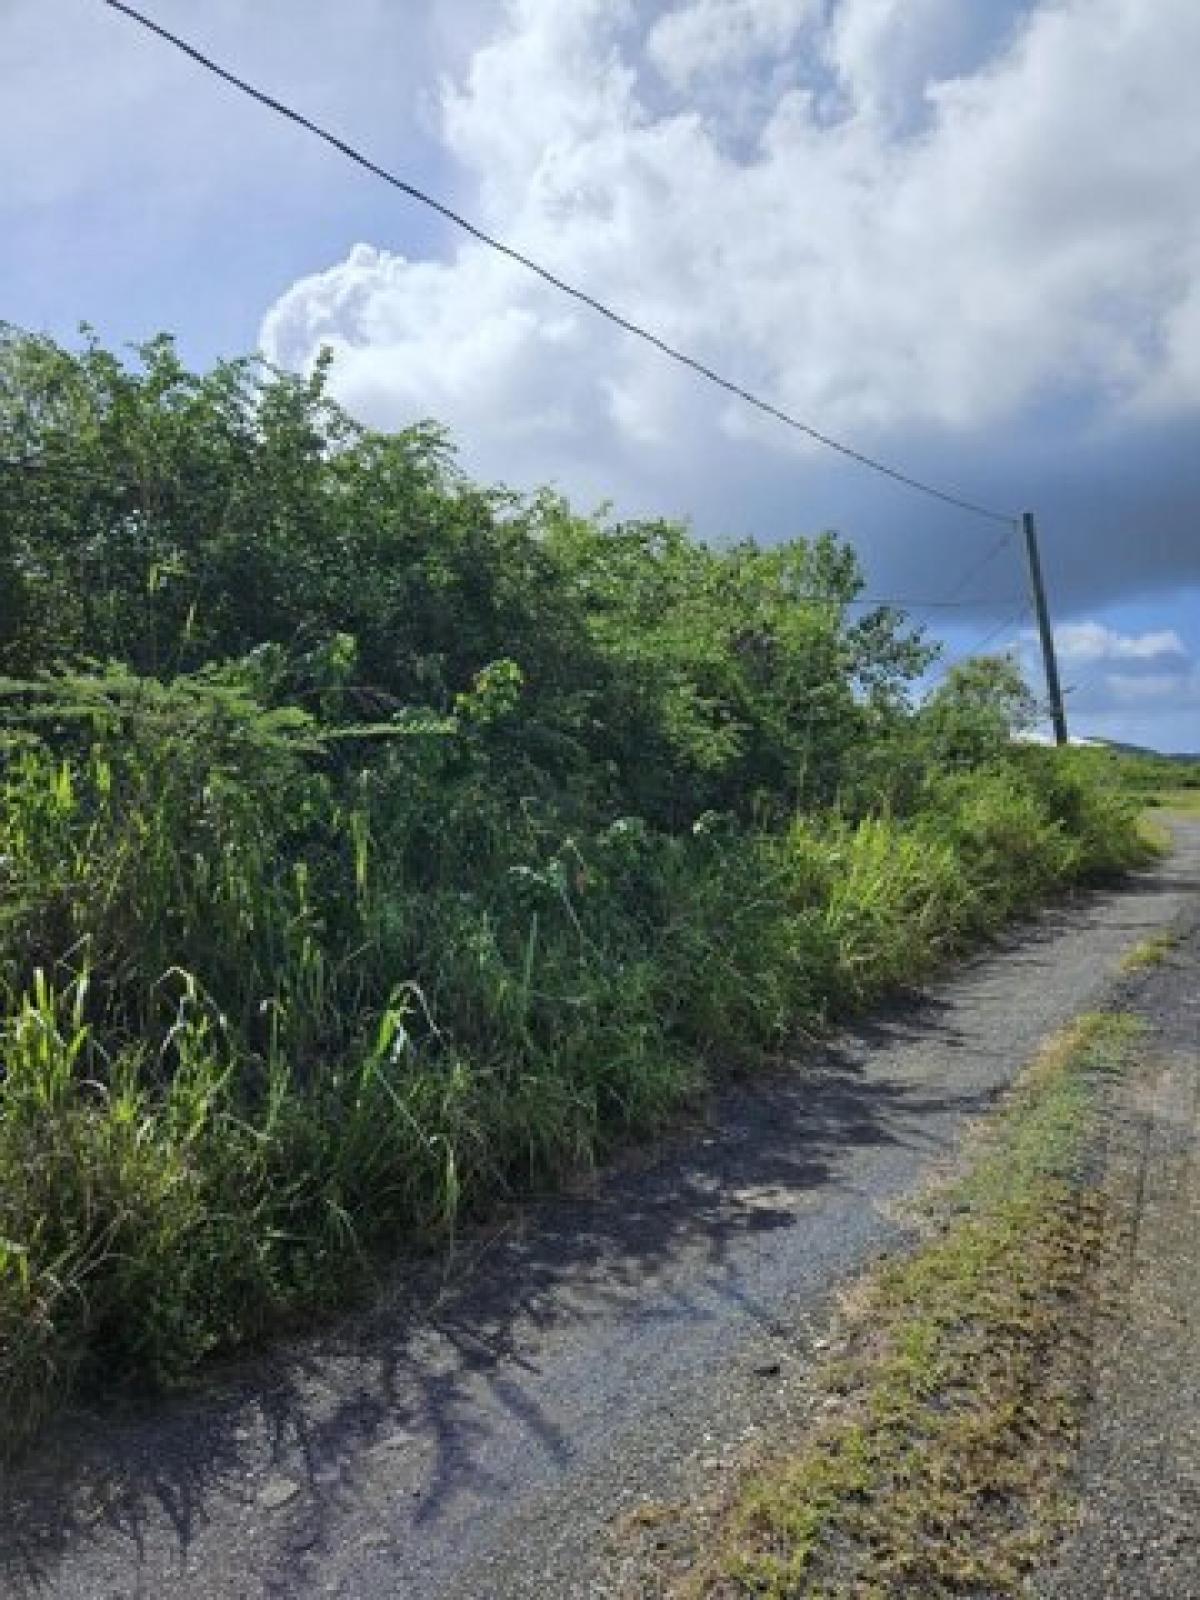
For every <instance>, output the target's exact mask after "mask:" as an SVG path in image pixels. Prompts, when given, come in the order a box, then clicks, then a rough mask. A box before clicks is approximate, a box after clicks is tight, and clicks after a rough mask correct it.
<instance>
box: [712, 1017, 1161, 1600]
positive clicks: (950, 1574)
mask: <svg viewBox="0 0 1200 1600" xmlns="http://www.w3.org/2000/svg"><path fill="white" fill-rule="evenodd" d="M1137 1047H1138V1024H1137V1021H1136V1019H1134V1018H1132V1017H1128V1016H1123V1015H1094V1016H1088V1017H1084V1018H1082V1019H1081V1020H1080V1021H1079V1023H1078V1024H1076V1025H1075V1027H1074V1028H1072V1029H1070V1030H1068V1031H1067V1032H1066V1033H1065V1034H1063V1035H1062V1036H1060V1037H1059V1038H1058V1039H1056V1040H1055V1041H1054V1042H1053V1043H1052V1044H1051V1046H1050V1047H1049V1048H1048V1049H1047V1050H1046V1051H1045V1052H1044V1053H1043V1054H1042V1056H1041V1057H1039V1059H1038V1060H1037V1061H1036V1062H1035V1063H1034V1064H1033V1066H1032V1067H1031V1068H1030V1069H1029V1070H1028V1071H1027V1072H1026V1074H1025V1075H1024V1077H1023V1078H1022V1079H1021V1081H1020V1082H1019V1084H1018V1087H1017V1089H1016V1091H1015V1092H1014V1095H1013V1097H1012V1099H1011V1101H1010V1103H1009V1104H1008V1106H1007V1108H1006V1110H1005V1111H1004V1113H1003V1114H1002V1115H1001V1117H1000V1118H999V1120H998V1122H997V1123H995V1124H993V1125H989V1126H986V1127H985V1129H984V1131H983V1132H982V1134H981V1136H980V1137H981V1148H980V1149H978V1150H976V1151H975V1152H974V1156H975V1159H974V1160H973V1161H972V1162H971V1163H970V1165H969V1169H968V1171H967V1173H966V1175H965V1176H963V1177H960V1178H958V1179H957V1180H956V1181H955V1182H953V1183H952V1184H950V1185H948V1186H947V1187H946V1188H945V1189H944V1190H943V1191H942V1192H940V1193H938V1194H937V1195H936V1196H935V1197H934V1198H933V1200H932V1202H931V1208H930V1209H931V1213H932V1217H933V1219H934V1220H935V1222H936V1229H935V1231H934V1232H933V1234H932V1236H931V1237H930V1238H929V1239H928V1240H927V1241H926V1242H925V1243H924V1244H923V1245H922V1246H920V1247H919V1248H918V1249H917V1250H916V1251H915V1252H913V1253H911V1254H908V1255H905V1256H903V1257H901V1258H899V1259H898V1260H896V1261H895V1262H894V1263H891V1264H889V1265H887V1266H886V1267H884V1268H883V1269H882V1270H881V1271H879V1272H878V1273H877V1274H876V1275H875V1276H874V1278H873V1279H872V1280H871V1281H870V1282H869V1284H868V1285H867V1287H866V1288H865V1289H864V1290H863V1291H862V1293H861V1294H860V1296H859V1298H858V1300H857V1302H856V1304H855V1306H854V1309H853V1311H852V1312H851V1313H850V1315H849V1318H848V1321H847V1326H846V1329H845V1334H844V1340H845V1342H844V1347H843V1349H842V1350H841V1352H840V1355H839V1357H838V1358H837V1359H835V1360H834V1361H832V1362H831V1363H830V1365H829V1371H828V1373H827V1384H828V1396H829V1398H828V1401H827V1404H826V1407H825V1409H824V1411H823V1412H822V1420H818V1421H817V1422H816V1423H815V1424H814V1425H813V1426H812V1427H811V1428H809V1429H807V1430H805V1435H804V1437H802V1438H801V1439H798V1440H797V1441H796V1444H795V1447H794V1452H793V1453H791V1454H788V1453H787V1447H786V1445H783V1446H782V1451H781V1453H780V1454H778V1455H776V1456H774V1457H772V1458H770V1459H768V1460H766V1461H764V1462H762V1463H760V1465H759V1466H758V1467H757V1468H756V1469H755V1470H754V1471H753V1472H752V1473H750V1474H749V1475H748V1477H747V1478H746V1480H745V1482H744V1483H743V1484H742V1486H741V1488H740V1489H739V1490H738V1491H737V1492H736V1493H735V1495H734V1496H733V1499H732V1503H731V1505H730V1507H729V1509H728V1512H727V1514H726V1516H725V1518H724V1521H723V1524H722V1525H720V1526H719V1528H718V1531H717V1532H716V1534H715V1536H711V1535H710V1538H711V1548H710V1550H708V1551H707V1552H706V1553H705V1554H704V1555H702V1556H701V1557H700V1558H699V1560H698V1561H697V1563H696V1568H695V1570H694V1574H693V1577H692V1579H691V1580H690V1581H689V1582H688V1583H687V1584H686V1585H685V1588H686V1592H687V1593H689V1594H691V1595H693V1596H700V1595H707V1596H712V1597H717V1596H720V1597H722V1600H733V1597H735V1596H752V1595H753V1596H762V1597H770V1600H785V1597H793V1596H794V1597H799V1596H802V1595H812V1596H817V1595H819V1596H822V1597H824V1600H838V1597H840V1596H859V1595H872V1596H878V1597H880V1600H886V1597H890V1596H895V1597H897V1600H900V1597H902V1596H909V1595H927V1596H931V1597H932V1596H950V1595H962V1594H979V1595H982V1594H988V1595H998V1594H1017V1593H1020V1592H1023V1590H1022V1583H1023V1580H1024V1578H1025V1577H1026V1576H1027V1574H1028V1573H1029V1572H1030V1570H1031V1569H1032V1568H1033V1567H1034V1566H1035V1564H1036V1563H1037V1561H1038V1558H1039V1556H1040V1555H1042V1554H1043V1553H1044V1551H1045V1549H1046V1548H1047V1546H1048V1544H1049V1543H1050V1541H1051V1539H1052V1538H1053V1537H1054V1535H1055V1534H1056V1533H1058V1532H1059V1531H1060V1530H1061V1529H1062V1527H1063V1526H1064V1523H1065V1519H1066V1516H1067V1514H1068V1512H1069V1504H1068V1501H1067V1499H1066V1492H1067V1484H1066V1476H1065V1475H1066V1472H1067V1468H1068V1464H1069V1461H1070V1457H1071V1454H1072V1450H1073V1446H1074V1442H1075V1438H1076V1435H1077V1432H1078V1426H1079V1419H1080V1415H1081V1411H1082V1406H1083V1402H1084V1399H1085V1397H1086V1392H1087V1381H1088V1361H1089V1353H1090V1330H1091V1328H1092V1325H1093V1323H1094V1320H1095V1316H1096V1312H1097V1309H1098V1306H1099V1304H1100V1301H1101V1299H1102V1296H1103V1284H1104V1281H1105V1275H1104V1271H1103V1270H1102V1268H1103V1262H1104V1260H1105V1258H1106V1255H1107V1252H1108V1251H1109V1250H1110V1249H1112V1248H1113V1241H1114V1238H1115V1237H1116V1230H1115V1229H1114V1226H1113V1225H1112V1222H1111V1219H1110V1218H1109V1217H1108V1215H1107V1202H1106V1201H1105V1199H1104V1197H1103V1196H1102V1195H1101V1193H1100V1192H1099V1191H1096V1190H1094V1189H1093V1188H1092V1187H1091V1186H1090V1182H1089V1165H1090V1156H1089V1146H1090V1141H1091V1138H1092V1130H1091V1121H1092V1117H1091V1113H1092V1111H1093V1108H1094V1103H1095V1100H1096V1096H1097V1093H1098V1091H1099V1090H1100V1088H1101V1086H1102V1084H1103V1082H1104V1080H1105V1078H1106V1077H1108V1076H1109V1075H1111V1074H1113V1073H1115V1072H1118V1071H1121V1070H1122V1069H1123V1068H1124V1067H1125V1066H1126V1065H1127V1064H1128V1063H1129V1062H1130V1061H1131V1059H1132V1058H1133V1057H1134V1055H1135V1053H1136V1050H1137ZM780 1444H781V1441H775V1446H776V1448H778V1447H779V1446H780Z"/></svg>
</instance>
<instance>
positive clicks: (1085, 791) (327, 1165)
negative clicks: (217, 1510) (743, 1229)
mask: <svg viewBox="0 0 1200 1600" xmlns="http://www.w3.org/2000/svg"><path fill="white" fill-rule="evenodd" d="M325 377H326V374H325V372H324V370H323V369H318V371H317V372H316V373H315V374H314V375H313V376H312V377H311V378H310V379H301V378H296V377H292V376H287V375H282V374H278V373H274V372H271V371H268V370H266V369H264V368H263V367H262V366H261V365H259V364H257V363H255V362H247V361H243V362H233V363H226V364H222V365H220V366H218V367H216V368H215V369H214V370H213V371H212V372H210V373H208V374H206V375H202V376H197V375H194V374H192V373H190V372H188V371H186V370H185V369H184V367H183V366H182V365H181V363H180V362H179V360H178V358H177V356H176V353H175V351H174V349H173V347H172V345H171V343H170V342H169V341H168V340H165V339H160V340H157V341H155V342H154V343H152V344H150V345H149V346H147V347H145V348H144V349H142V350H141V351H140V352H139V353H138V355H137V357H136V359H134V360H132V361H130V362H128V363H126V362H122V361H121V360H119V359H118V358H117V357H115V356H113V355H112V354H110V353H109V352H107V351H105V350H103V349H101V348H100V347H99V346H98V345H97V344H95V343H94V342H88V343H87V344H86V345H85V347H84V349H83V350H82V351H81V352H74V353H73V352H68V351H65V350H63V349H61V348H59V347H57V346H55V345H54V344H52V343H50V342H49V341H46V340H43V339H38V338H33V337H30V336H27V335H24V334H20V333H18V332H16V331H14V330H9V331H8V332H7V333H6V334H5V335H4V337H3V339H2V340H0V672H3V674H4V679H3V682H2V683H0V705H2V706H3V730H4V731H3V739H2V741H0V1388H3V1389H4V1390H5V1391H6V1393H7V1396H8V1398H9V1409H10V1415H11V1416H12V1417H13V1418H14V1430H15V1429H16V1428H27V1427H28V1426H29V1425H31V1424H32V1423H33V1422H34V1421H35V1420H36V1418H37V1416H38V1415H39V1414H40V1413H41V1412H42V1411H43V1410H44V1408H45V1406H46V1405H47V1404H48V1403H49V1402H50V1400H51V1399H52V1398H53V1397H54V1395H56V1394H61V1393H62V1392H64V1391H65V1390H67V1389H69V1388H70V1387H71V1386H72V1385H74V1384H76V1383H78V1382H81V1381H86V1380H87V1379H88V1378H89V1377H90V1376H92V1375H94V1374H95V1373H96V1372H97V1371H98V1370H100V1368H101V1367H103V1370H104V1371H105V1372H106V1373H108V1374H109V1375H112V1374H114V1373H116V1374H126V1375H128V1374H141V1375H146V1374H151V1375H154V1376H156V1377H158V1378H170V1377H172V1376H175V1375H177V1374H179V1373H182V1372H184V1371H186V1370H187V1369H188V1368H190V1367H191V1366H192V1365H194V1364H195V1362H196V1361H198V1360H199V1359H201V1358H202V1357H203V1356H204V1355H205V1354H206V1353H207V1352H209V1351H211V1350H213V1349H216V1348H219V1347H222V1346H227V1345H230V1344H232V1343H235V1342H237V1341H239V1340H244V1339H247V1338H249V1337H253V1336H255V1335H256V1334H258V1333H259V1332H260V1331H261V1330H262V1329H264V1328H265V1327H267V1326H268V1325H269V1324H270V1323H271V1322H272V1321H273V1320H274V1319H277V1318H278V1317H280V1316H281V1315H283V1314H290V1313H294V1312H296V1311H297V1310H301V1309H304V1308H306V1307H311V1306H314V1305H317V1304H320V1303H322V1302H328V1301H329V1300H331V1299H335V1298H337V1297H339V1296H343V1295H344V1294H345V1293H347V1292H348V1291H349V1289H350V1288H351V1287H352V1286H353V1285H354V1284H355V1283H356V1282H359V1281H361V1279H362V1274H363V1270H364V1267H365V1266H366V1265H367V1264H368V1263H369V1262H370V1260H371V1259H372V1256H373V1254H374V1252H376V1251H377V1250H378V1248H379V1247H380V1246H381V1245H382V1244H384V1243H385V1242H386V1241H388V1240H391V1239H394V1238H395V1237H396V1236H397V1235H399V1234H400V1233H409V1234H415V1235H423V1236H429V1235H430V1234H436V1233H437V1232H439V1231H442V1230H445V1229H447V1228H449V1227H450V1226H452V1225H453V1223H454V1221H455V1219H456V1217H458V1216H459V1215H461V1214H462V1213H463V1211H464V1210H470V1209H472V1208H478V1207H480V1206H482V1205H483V1204H485V1203H486V1202H487V1201H488V1200H489V1198H492V1197H494V1196H495V1195H496V1194H497V1193H499V1192H512V1191H514V1190H520V1189H523V1188H528V1187H529V1186H530V1185H536V1184H541V1183H545V1182H547V1181H552V1180H553V1179H554V1178H556V1177H557V1176H559V1175H561V1174H562V1173H564V1172H565V1171H567V1170H570V1169H573V1168H577V1167H578V1166H580V1165H581V1164H586V1163H588V1162H590V1161H592V1160H594V1159H595V1158H596V1156H597V1154H598V1153H599V1152H601V1151H602V1150H603V1149H604V1147H605V1145H606V1144H607V1143H608V1142H609V1141H610V1140H611V1139H612V1138H613V1137H614V1136H617V1135H618V1134H620V1133H621V1131H622V1130H630V1129H636V1130H645V1129H647V1128H650V1127H653V1126H654V1125H655V1123H656V1122H658V1121H659V1120H660V1119H662V1118H663V1117H665V1116H666V1115H668V1114H669V1113H670V1112H671V1111H672V1109H673V1108H676V1107H677V1106H678V1105H679V1104H680V1103H681V1101H683V1100H684V1099H685V1098H686V1097H687V1096H689V1095H691V1094H693V1093H695V1092H696V1091H697V1090H698V1089H700V1088H701V1087H702V1086H703V1085H704V1084H705V1083H706V1082H709V1081H711V1079H712V1077H713V1076H714V1074H716V1073H718V1072H720V1071H721V1070H723V1069H726V1068H728V1067H729V1066H730V1065H731V1064H733V1063H736V1062H738V1061H746V1060H752V1059H753V1058H754V1057H755V1056H756V1055H761V1053H762V1052H763V1051H765V1050H768V1049H771V1048H773V1047H776V1046H779V1045H780V1044H781V1043H782V1042H783V1041H784V1040H785V1039H786V1038H787V1036H788V1034H789V1033H791V1032H793V1031H794V1030H795V1029H797V1028H798V1027H803V1026H808V1027H815V1026H819V1025H820V1024H821V1023H823V1022H824V1021H825V1020H826V1019H827V1018H829V1017H831V1016H834V1015H836V1014H838V1013H839V1012H843V1011H846V1010H849V1009H851V1008H853V1007H855V1006H860V1005H862V1004H863V1003H864V1002H866V1001H868V1000H869V999H871V998H872V997H873V996H877V995H879V994H880V993H883V992H885V991H886V990H888V989H889V988H892V987H894V986H896V985H899V984H903V983H908V982H911V981H912V980H914V979H915V978H918V977H919V976H920V975H921V974H922V973H923V972H925V971H927V970H928V969H929V968H930V967H931V966H932V965H933V964H934V963H936V962H937V961H938V960H940V959H944V957H945V956H946V954H947V953H948V952H951V951H953V950H954V949H956V948H958V947H960V946H961V945H962V944H964V943H965V942H966V941H968V940H970V939H972V938H977V937H978V936H979V935H980V934H982V933H984V932H986V931H987V930H988V929H989V928H991V927H994V926H995V925H997V924H998V923H1000V922H1001V921H1002V920H1003V919H1004V918H1005V917H1007V916H1010V915H1012V914H1013V913H1015V912H1019V911H1021V910H1022V909H1025V908H1027V907H1029V906H1031V905H1033V904H1034V903H1035V902H1036V901H1037V899H1038V898H1039V897H1040V896H1043V895H1044V894H1045V893H1046V892H1047V891H1048V890H1050V889H1052V888H1053V887H1055V886H1056V885H1061V884H1063V883H1067V882H1070V881H1072V880H1076V879H1079V878H1082V877H1085V876H1087V875H1089V874H1093V873H1096V872H1100V871H1106V870H1110V869H1113V868H1118V867H1121V866H1123V865H1125V864H1127V863H1129V862H1130V861H1132V860H1133V859H1135V858H1136V856H1137V852H1138V848H1139V847H1138V845H1137V842H1136V838H1135V834H1134V830H1133V826H1132V823H1131V820H1130V813H1129V811H1128V809H1127V808H1126V807H1124V806H1123V804H1122V803H1121V802H1120V801H1119V800H1118V799H1115V798H1114V797H1113V796H1112V794H1111V793H1110V792H1108V791H1107V790H1105V789H1103V788H1101V787H1100V786H1098V785H1096V784H1093V783H1090V782H1083V781H1081V780H1080V779H1079V777H1078V775H1077V774H1076V773H1075V772H1074V770H1073V768H1072V766H1071V764H1070V763H1069V762H1065V761H1064V760H1062V759H1060V758H1057V757H1056V756H1055V755H1054V754H1052V753H1050V752H1045V751H1038V750H1032V749H1027V750H1023V751H1020V750H1017V749H1015V748H1014V747H1013V746H1012V745H1011V743H1010V740H1009V731H1010V725H1011V724H1012V723H1013V721H1014V720H1019V717H1020V715H1022V714H1023V707H1024V704H1025V702H1024V700H1023V698H1022V696H1023V693H1024V691H1023V690H1022V689H1021V686H1020V684H1019V681H1017V682H1014V679H1013V676H1012V672H1011V669H1009V668H1006V667H1004V666H1003V665H1001V666H993V667H988V668H985V669H979V668H978V667H971V668H968V669H965V670H962V671H960V672H958V673H956V674H952V675H951V676H950V678H949V679H948V680H947V682H946V684H945V685H944V687H943V688H942V690H941V691H940V692H939V693H938V694H937V695H936V696H934V698H933V699H932V701H931V702H930V703H929V704H928V705H927V706H925V707H923V708H921V709H920V710H914V709H913V707H912V705H911V704H910V693H911V686H912V685H913V683H914V682H915V681H916V679H917V678H918V676H919V675H920V673H921V672H922V671H923V669H924V668H925V666H926V665H927V663H928V662H929V660H930V655H931V653H930V651H929V650H928V649H927V648H926V646H925V644H924V643H923V641H922V640H921V638H920V636H919V635H918V634H917V633H914V632H913V631H912V630H911V629H910V628H909V627H908V626H907V624H906V622H905V619H904V618H903V617H902V616H900V615H898V614H897V613H894V612H891V611H888V610H879V611H875V612H873V613H871V614H869V615H868V616H866V617H859V618H857V619H856V618H855V615H854V610H853V607H852V602H853V601H854V600H855V598H856V596H857V595H858V594H859V592H860V588H861V579H860V575H859V571H858V567H857V563H856V561H855V558H854V555H853V552H852V551H851V550H850V549H849V548H848V547H846V546H845V545H843V544H841V543H840V542H838V541H837V540H835V539H833V538H831V537H828V536H823V537H820V538H817V539H815V540H811V541H804V540H797V541H794V542H792V543H790V544H786V545H782V546H778V547H774V548H771V549H763V548H760V547H759V546H757V545H754V544H749V543H746V544H740V545H736V546H733V547H731V548H715V547H709V546H706V545H703V544H701V543H699V542H697V541H695V540H693V539H692V538H690V537H689V536H688V534H687V532H686V530H685V529H683V528H681V527H679V526H677V525H675V524H671V523H664V522H649V523H646V522H640V523H612V522H610V521H607V520H605V519H604V518H601V517H583V516H580V515H578V514H576V513H575V512H573V511H572V509H571V508H570V507H569V506H568V505H567V504H566V503H565V502H564V501H563V500H562V499H561V498H560V497H558V496H556V495H551V494H548V493H545V494H540V495H536V496H533V497H521V496H517V495H514V494H511V493H508V492H506V491H500V490H485V489H480V488H479V487H477V486H476V485H474V484H472V483H470V482H469V481H467V480H466V479H465V478H464V477H463V476H462V475H461V474H460V473H459V472H458V471H457V470H456V468H455V465H454V461H453V458H452V455H451V452H450V450H449V448H448V446H447V443H446V441H445V439H444V438H443V437H442V436H441V434H440V433H439V432H438V431H437V430H436V429H435V428H433V427H431V426H427V425H423V426H420V427H417V428H413V429H410V430H408V431H407V432H404V433H402V434H398V435H394V436H384V435H381V434H378V433H373V432H370V431H368V430H365V429H363V428H361V427H359V426H357V425H356V424H354V423H353V422H352V421H351V420H350V419H349V418H348V417H346V415H345V414H344V413H343V412H341V411H340V410H339V409H338V407H337V406H336V405H335V404H334V403H333V401H332V400H331V399H330V397H329V395H328V393H327V391H326V385H325Z"/></svg>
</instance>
